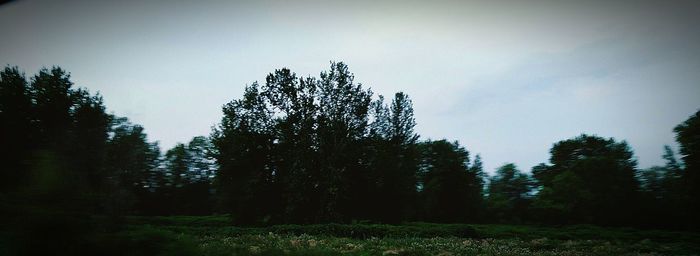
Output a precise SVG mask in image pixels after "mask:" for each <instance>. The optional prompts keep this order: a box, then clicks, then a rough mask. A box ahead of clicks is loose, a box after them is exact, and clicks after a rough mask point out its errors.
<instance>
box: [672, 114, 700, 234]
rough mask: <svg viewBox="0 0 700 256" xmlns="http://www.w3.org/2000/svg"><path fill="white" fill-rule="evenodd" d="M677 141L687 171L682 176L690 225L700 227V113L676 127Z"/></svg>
mask: <svg viewBox="0 0 700 256" xmlns="http://www.w3.org/2000/svg"><path fill="white" fill-rule="evenodd" d="M673 131H674V132H675V133H676V141H678V144H679V145H680V155H681V159H683V165H684V166H685V169H684V170H683V174H682V184H683V185H682V186H683V188H684V189H683V190H684V192H685V193H686V194H687V199H685V200H684V201H685V203H684V205H685V206H686V207H684V208H686V209H687V210H686V211H687V216H688V217H689V220H690V225H693V226H695V227H698V226H700V221H698V220H697V218H696V217H697V216H698V215H699V214H700V111H697V112H695V114H694V115H691V116H690V117H689V118H688V119H687V120H685V121H684V122H683V123H681V124H679V125H678V126H676V127H675V128H674V129H673Z"/></svg>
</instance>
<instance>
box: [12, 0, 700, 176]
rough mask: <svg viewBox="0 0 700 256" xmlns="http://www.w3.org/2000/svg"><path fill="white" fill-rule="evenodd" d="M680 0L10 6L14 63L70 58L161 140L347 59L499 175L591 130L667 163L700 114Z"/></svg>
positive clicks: (692, 24) (690, 26)
mask: <svg viewBox="0 0 700 256" xmlns="http://www.w3.org/2000/svg"><path fill="white" fill-rule="evenodd" d="M690 3H692V1H689V2H680V1H380V0H374V1H346V2H339V1H238V2H236V1H49V0H46V1H42V0H20V1H13V2H10V3H8V4H4V5H1V6H0V31H2V32H1V33H0V64H2V65H12V66H15V65H16V66H19V67H20V68H21V69H22V70H24V71H25V72H26V74H27V75H29V76H30V75H33V74H35V73H36V72H37V71H38V70H39V69H40V68H41V67H42V66H47V67H50V66H52V65H58V66H61V67H62V68H64V69H66V70H68V71H69V72H71V74H72V78H73V81H74V82H75V83H76V86H78V87H85V88H88V89H89V90H90V91H91V92H98V91H99V92H100V93H101V94H102V95H103V96H104V98H105V102H106V105H107V107H108V110H109V111H110V112H112V113H114V114H116V115H119V116H126V117H128V118H129V119H130V120H131V121H132V122H134V123H138V124H141V125H143V126H144V127H145V129H146V132H147V133H148V136H149V139H150V140H153V141H159V142H160V145H161V148H162V149H163V151H165V150H167V149H168V148H170V147H172V146H173V145H175V143H177V142H187V141H189V140H190V139H191V138H192V137H193V136H198V135H208V134H209V133H210V131H211V127H212V126H213V125H215V124H216V123H217V122H219V121H220V119H221V117H222V113H221V106H222V105H223V104H225V103H227V102H229V101H231V100H232V99H237V98H240V97H241V94H242V92H243V88H244V86H245V85H246V84H250V83H252V82H254V81H261V82H263V81H264V79H265V76H266V75H267V74H268V73H269V72H272V71H274V70H275V69H278V68H282V67H288V68H290V69H291V70H292V71H294V72H296V73H297V74H299V75H302V76H308V75H311V76H318V73H319V72H320V71H322V70H325V69H328V67H329V62H330V61H332V60H333V61H343V62H345V63H347V64H348V65H349V68H350V71H351V72H353V73H355V78H356V79H355V80H356V82H360V83H362V84H363V85H365V86H368V87H371V88H372V90H373V91H374V92H375V93H378V94H383V95H385V96H387V97H391V96H392V95H393V93H394V92H396V91H404V92H406V93H408V94H409V96H410V97H411V98H412V99H413V103H414V109H415V112H416V120H417V123H418V126H417V131H418V133H419V134H420V135H421V138H423V139H427V138H431V139H441V138H446V139H448V140H459V141H460V143H461V144H462V145H464V146H465V147H466V148H467V149H468V150H469V151H470V152H471V154H472V156H473V155H475V154H476V153H478V154H481V156H482V158H483V161H484V162H485V167H486V169H487V171H489V172H491V173H492V172H493V170H494V169H495V168H496V167H498V166H500V165H502V164H504V163H506V162H514V163H515V164H517V165H518V166H519V168H520V169H521V170H523V171H529V170H530V168H531V167H532V166H534V165H536V164H538V163H540V162H548V159H549V152H548V151H549V149H550V148H551V146H552V144H553V143H555V142H557V141H559V140H563V139H567V138H571V137H574V136H577V135H579V134H581V133H588V134H596V135H600V136H603V137H615V138H616V139H618V140H626V141H627V142H628V143H629V144H630V145H631V147H632V148H633V150H634V151H635V156H636V157H637V159H638V161H639V166H640V167H641V168H646V167H650V166H652V165H658V164H662V163H663V161H662V160H661V154H662V150H663V145H665V144H668V145H671V146H673V147H674V148H677V145H676V143H675V140H674V134H673V132H672V129H673V127H674V126H675V125H677V124H679V123H680V122H682V121H683V120H685V119H687V118H688V117H689V116H690V115H691V114H693V113H695V111H697V110H698V109H700V8H699V7H700V5H698V4H690Z"/></svg>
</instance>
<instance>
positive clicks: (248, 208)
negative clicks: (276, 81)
mask: <svg viewBox="0 0 700 256" xmlns="http://www.w3.org/2000/svg"><path fill="white" fill-rule="evenodd" d="M223 112H224V117H223V118H222V120H221V124H220V125H219V126H218V127H217V128H215V129H214V131H213V132H212V136H211V137H212V143H213V144H214V147H215V148H216V155H215V157H216V160H217V163H218V164H219V166H220V168H219V171H218V175H217V177H216V181H215V182H216V188H217V192H218V194H219V195H220V196H219V201H220V203H219V205H220V207H221V208H222V209H223V210H226V211H229V212H231V214H232V217H233V219H234V221H236V222H238V223H242V224H249V223H256V222H260V221H263V219H266V218H268V219H269V218H270V217H271V213H272V208H273V207H274V206H275V205H276V204H277V203H276V202H277V201H278V200H276V199H275V198H276V196H277V194H276V193H275V190H274V187H275V186H274V185H275V171H276V170H275V166H274V164H273V159H274V156H273V151H274V146H275V145H274V134H273V129H272V128H273V115H272V111H271V109H270V106H269V103H268V102H267V100H266V99H265V98H264V97H263V96H262V95H261V94H260V91H259V86H258V84H257V83H253V84H252V85H250V86H247V87H246V89H245V93H244V95H243V98H242V99H240V100H233V101H231V102H230V103H228V104H226V105H225V106H224V107H223Z"/></svg>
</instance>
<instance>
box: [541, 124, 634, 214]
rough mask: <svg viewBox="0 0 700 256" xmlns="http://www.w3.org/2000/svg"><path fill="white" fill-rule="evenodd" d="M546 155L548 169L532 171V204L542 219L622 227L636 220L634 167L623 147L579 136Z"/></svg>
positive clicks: (627, 149) (586, 136)
mask: <svg viewBox="0 0 700 256" xmlns="http://www.w3.org/2000/svg"><path fill="white" fill-rule="evenodd" d="M550 153H551V158H550V163H551V165H539V166H536V167H535V168H533V175H534V177H535V178H536V179H537V181H538V182H539V185H540V186H541V187H542V189H541V191H540V192H539V194H538V197H537V200H536V202H535V206H536V207H537V208H539V210H540V211H541V212H540V216H541V217H542V218H548V219H549V220H550V221H555V219H554V216H556V217H558V218H561V219H559V221H564V222H576V223H593V224H602V225H624V224H630V223H631V222H633V221H635V220H636V218H638V217H639V216H635V215H634V214H635V209H634V207H635V206H636V202H637V199H638V194H637V191H638V189H639V184H638V182H637V180H636V179H635V173H636V166H637V162H636V160H635V159H634V156H633V153H632V150H631V149H630V148H629V146H628V145H627V143H626V142H624V141H622V142H616V141H615V140H614V139H612V138H610V139H604V138H601V137H597V136H589V135H581V136H578V137H576V138H573V139H569V140H564V141H560V142H557V143H556V144H554V146H553V147H552V149H551V150H550ZM551 215H553V217H551V218H550V217H549V216H551Z"/></svg>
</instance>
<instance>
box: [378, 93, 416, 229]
mask: <svg viewBox="0 0 700 256" xmlns="http://www.w3.org/2000/svg"><path fill="white" fill-rule="evenodd" d="M382 101H383V97H380V98H379V101H378V102H376V103H374V104H375V106H373V108H374V116H373V118H374V122H372V124H371V125H370V126H371V128H370V136H371V137H370V139H369V140H368V142H369V145H368V146H369V148H370V149H373V150H371V151H368V152H371V153H372V154H374V156H367V159H368V160H369V162H370V163H371V164H370V165H369V167H370V169H371V172H372V173H371V174H370V177H371V178H370V179H371V180H373V181H374V184H373V185H374V189H375V190H374V191H373V195H372V196H371V197H369V198H371V199H369V200H372V203H371V205H372V209H374V210H375V211H376V213H375V216H373V217H374V218H375V219H377V220H379V221H382V222H400V221H404V220H406V219H408V218H409V217H412V215H415V214H416V212H415V210H413V209H412V208H413V207H412V206H413V205H415V203H416V200H417V191H416V186H417V177H416V175H417V173H418V164H419V161H420V159H419V158H420V156H419V152H418V148H417V145H416V141H417V140H418V135H417V134H415V132H414V130H413V129H414V127H415V125H416V122H415V118H414V116H413V105H412V102H411V100H410V98H409V97H408V96H407V95H406V94H404V93H403V92H398V93H396V94H395V95H394V99H393V100H392V102H391V105H390V106H388V107H387V106H382V105H383V103H382ZM365 200H366V199H365Z"/></svg>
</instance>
